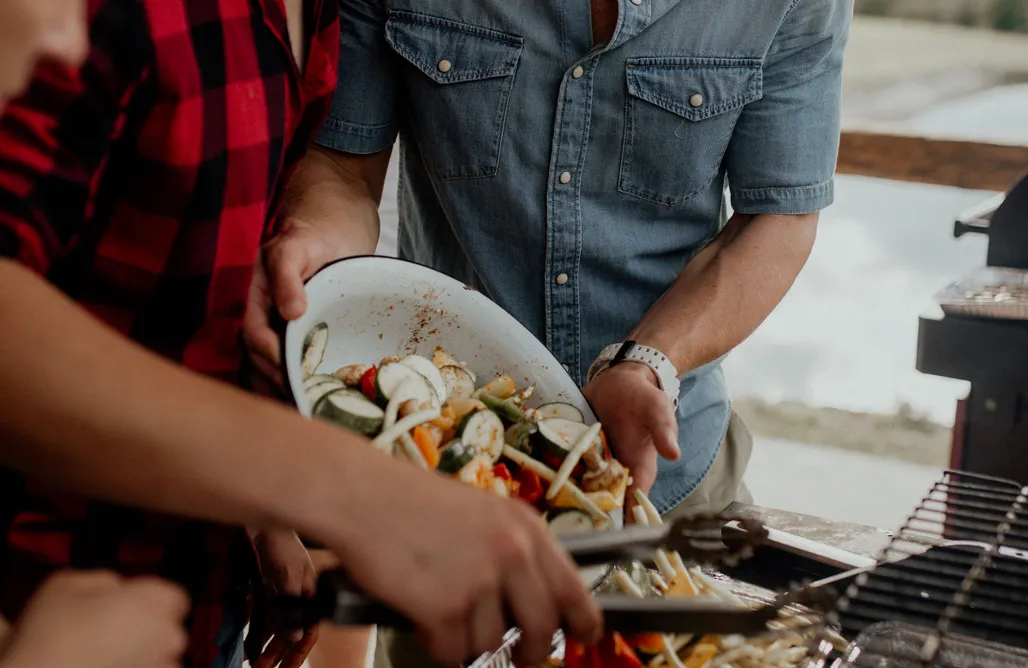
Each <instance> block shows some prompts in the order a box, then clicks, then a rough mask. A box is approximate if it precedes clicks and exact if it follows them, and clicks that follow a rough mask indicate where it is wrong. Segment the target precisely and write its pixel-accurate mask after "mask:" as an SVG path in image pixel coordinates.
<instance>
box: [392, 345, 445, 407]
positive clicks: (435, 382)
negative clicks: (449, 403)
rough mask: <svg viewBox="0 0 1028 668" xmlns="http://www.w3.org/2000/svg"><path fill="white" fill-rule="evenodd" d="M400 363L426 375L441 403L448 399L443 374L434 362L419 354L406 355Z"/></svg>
mask: <svg viewBox="0 0 1028 668" xmlns="http://www.w3.org/2000/svg"><path fill="white" fill-rule="evenodd" d="M399 363H400V364H403V365H404V366H408V367H410V368H411V369H413V370H414V371H416V372H417V373H419V374H421V375H422V376H424V377H425V380H427V381H428V383H429V385H431V386H432V389H433V390H434V391H435V394H436V397H438V398H439V403H443V402H445V401H446V395H447V393H446V383H445V382H443V376H442V374H441V373H439V369H437V368H436V367H435V365H434V364H432V363H431V362H429V361H428V360H427V359H425V358H424V357H419V356H417V355H409V356H407V357H404V358H403V359H402V360H400V362H399Z"/></svg>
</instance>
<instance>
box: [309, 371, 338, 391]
mask: <svg viewBox="0 0 1028 668" xmlns="http://www.w3.org/2000/svg"><path fill="white" fill-rule="evenodd" d="M322 383H336V384H338V385H342V384H343V381H341V380H339V379H338V378H336V377H335V376H330V375H329V374H327V373H316V374H314V375H313V376H311V377H309V378H304V380H303V389H305V390H309V389H311V388H312V387H314V386H316V385H321V384H322Z"/></svg>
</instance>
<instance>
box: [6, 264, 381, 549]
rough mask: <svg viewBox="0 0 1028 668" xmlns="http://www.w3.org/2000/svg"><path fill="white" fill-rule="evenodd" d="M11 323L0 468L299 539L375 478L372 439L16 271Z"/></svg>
mask: <svg viewBox="0 0 1028 668" xmlns="http://www.w3.org/2000/svg"><path fill="white" fill-rule="evenodd" d="M0 313H3V314H4V327H3V328H0V444H2V445H0V464H3V465H6V466H9V467H12V468H16V469H19V470H22V471H24V472H26V473H27V474H28V475H30V476H31V477H33V478H36V479H42V480H46V481H49V482H51V483H52V484H55V485H57V486H59V487H62V488H64V489H67V490H69V491H74V492H76V493H80V494H84V495H88V496H91V497H97V498H102V499H105V500H109V501H112V502H118V503H124V504H130V505H138V506H144V507H148V508H151V509H154V510H159V511H164V512H170V513H175V514H182V515H189V516H195V517H199V518H204V519H210V520H214V521H219V522H225V523H237V524H250V525H253V526H259V527H266V526H290V527H295V528H297V529H299V530H301V531H303V530H307V531H311V530H317V529H319V528H320V527H321V525H320V524H319V522H320V521H321V519H322V518H323V517H324V516H326V514H328V513H332V512H335V513H336V515H335V517H336V520H335V521H338V522H341V521H342V520H343V519H345V513H344V512H343V509H342V508H339V507H338V506H339V505H341V504H343V503H344V502H345V500H344V499H342V498H341V495H344V494H347V493H349V491H351V490H352V492H353V493H354V494H357V495H359V494H360V493H361V492H360V488H361V487H362V483H361V481H360V480H359V479H358V480H351V478H352V477H357V478H361V477H363V476H369V475H372V472H370V471H368V470H367V468H368V466H367V465H368V455H373V454H375V453H373V452H372V451H371V449H370V448H369V447H368V445H367V443H366V442H365V441H364V439H360V438H358V437H356V436H352V435H350V434H348V433H346V432H343V431H341V430H338V429H336V428H333V427H330V426H328V425H325V424H320V423H316V422H311V421H308V420H304V419H302V418H301V417H300V416H299V415H298V414H296V413H294V412H293V411H291V410H289V409H287V408H286V407H284V406H280V405H277V404H275V403H273V402H271V401H266V400H263V399H260V398H258V397H255V396H251V395H249V394H247V393H245V392H242V391H240V390H238V389H236V388H233V387H231V386H229V385H227V384H225V383H221V382H218V381H215V380H211V379H208V378H204V377H201V376H199V375H197V374H193V373H190V372H188V371H186V370H184V369H182V368H180V367H178V366H176V365H174V364H172V363H170V362H167V361H165V360H163V359H161V358H159V357H157V356H155V355H153V354H151V353H149V352H147V351H145V350H143V349H141V348H139V347H137V346H135V345H134V344H132V343H130V342H129V341H128V340H126V339H124V338H123V337H121V336H119V335H118V334H116V333H115V332H113V331H111V330H109V329H108V328H107V327H105V326H104V325H102V324H101V323H99V322H98V321H96V320H94V319H93V318H92V317H91V316H89V315H88V314H87V313H86V312H84V311H83V310H81V309H80V308H79V307H78V306H77V305H75V304H74V303H72V302H71V301H69V300H67V299H66V298H65V297H64V296H63V295H61V294H60V293H59V292H57V291H56V290H54V289H53V288H52V287H51V286H50V285H49V284H47V283H46V282H45V281H44V280H42V279H41V278H39V277H38V276H37V275H36V274H34V273H32V272H30V271H28V270H27V269H24V268H23V267H21V266H20V265H18V264H16V263H14V262H11V261H8V260H0ZM378 459H381V460H386V459H388V458H384V457H379V458H378ZM378 464H380V462H375V461H372V462H371V464H370V465H371V466H377V465H378ZM372 477H373V476H372ZM337 502H338V503H337ZM333 504H334V505H335V506H336V507H335V509H334V510H333Z"/></svg>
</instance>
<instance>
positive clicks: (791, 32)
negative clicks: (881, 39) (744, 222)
mask: <svg viewBox="0 0 1028 668" xmlns="http://www.w3.org/2000/svg"><path fill="white" fill-rule="evenodd" d="M852 15H853V0H796V3H795V5H794V6H793V8H792V9H791V11H790V12H789V14H788V15H787V16H786V19H785V20H784V21H783V23H782V25H781V27H780V29H779V31H778V33H777V35H776V36H775V38H774V40H773V41H772V43H771V47H770V49H769V51H768V53H767V55H766V57H765V59H764V67H763V95H762V97H761V99H759V100H757V101H756V102H753V103H751V104H749V105H747V106H746V107H745V109H744V110H743V113H742V116H741V117H740V118H739V122H738V124H737V126H736V130H735V132H734V134H733V136H732V140H731V142H730V143H729V146H728V154H727V156H726V167H727V171H728V183H729V187H730V189H731V194H732V208H733V209H734V210H735V211H736V212H738V213H745V214H752V215H759V214H781V215H790V214H794V215H802V214H809V213H816V212H818V211H821V210H822V209H824V208H825V207H827V206H828V205H830V204H831V203H832V201H833V199H834V184H833V181H834V174H835V165H836V161H837V159H838V155H839V131H840V107H841V99H842V63H843V51H844V50H845V47H846V40H847V38H848V35H849V26H850V22H851V18H852Z"/></svg>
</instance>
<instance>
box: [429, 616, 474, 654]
mask: <svg viewBox="0 0 1028 668" xmlns="http://www.w3.org/2000/svg"><path fill="white" fill-rule="evenodd" d="M417 637H418V642H419V643H420V644H421V646H422V647H424V648H425V649H427V650H428V653H429V654H431V655H432V657H433V658H434V659H435V660H436V661H439V662H442V663H459V662H462V661H465V660H467V659H468V658H469V655H470V654H472V653H473V652H472V651H471V650H469V649H468V642H469V641H468V630H467V627H466V626H465V624H464V621H463V620H453V621H452V622H451V623H449V624H447V623H445V622H443V621H442V620H435V623H434V624H433V626H431V627H424V628H421V627H419V628H418V632H417Z"/></svg>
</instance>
